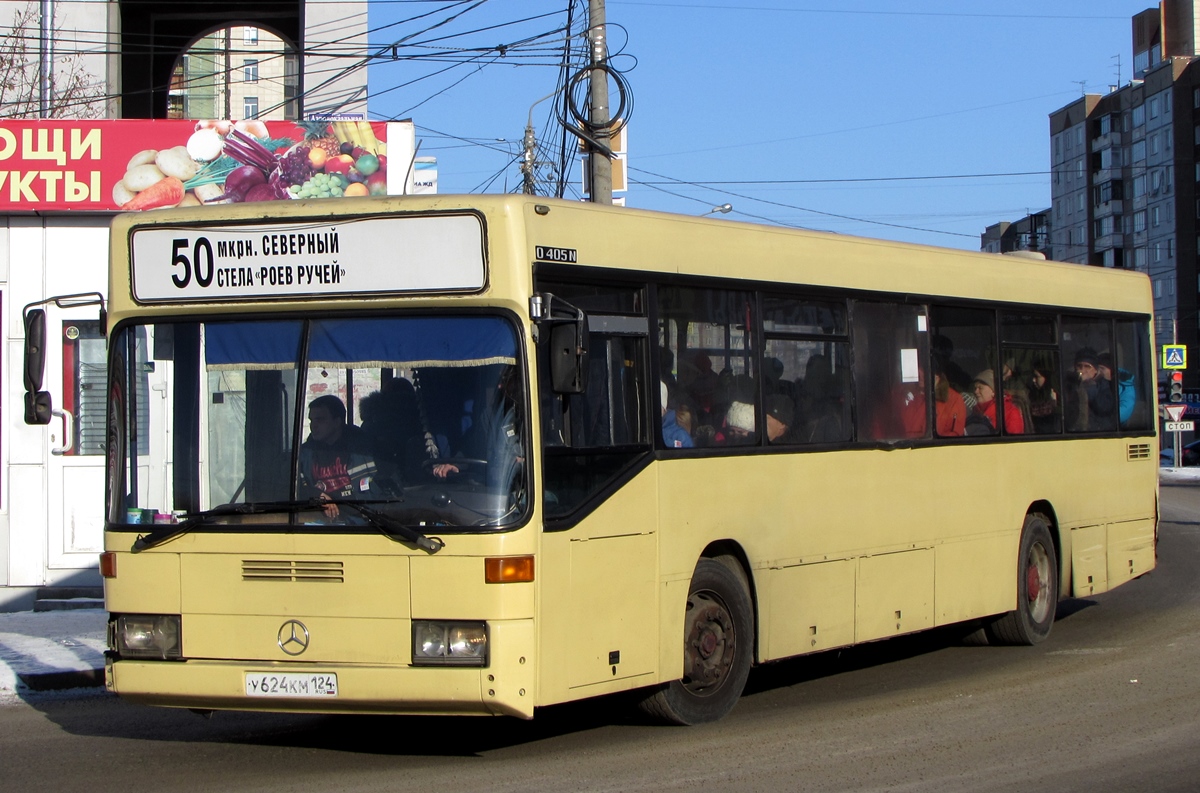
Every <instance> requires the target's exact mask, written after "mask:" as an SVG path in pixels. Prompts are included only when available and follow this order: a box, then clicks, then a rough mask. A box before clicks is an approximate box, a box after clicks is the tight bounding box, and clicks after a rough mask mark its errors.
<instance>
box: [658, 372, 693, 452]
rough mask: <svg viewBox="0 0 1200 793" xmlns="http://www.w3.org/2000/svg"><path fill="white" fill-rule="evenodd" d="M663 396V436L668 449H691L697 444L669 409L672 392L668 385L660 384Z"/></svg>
mask: <svg viewBox="0 0 1200 793" xmlns="http://www.w3.org/2000/svg"><path fill="white" fill-rule="evenodd" d="M659 385H660V386H661V389H660V391H661V395H662V436H663V443H665V444H666V446H667V448H668V449H690V448H692V447H693V446H694V445H695V443H694V442H693V441H692V436H691V435H689V434H688V431H687V430H685V429H684V428H683V427H681V426H679V422H678V420H677V419H676V417H675V411H674V410H672V409H671V408H669V407H667V402H668V398H669V396H670V392H669V390H668V388H667V384H666V383H661V382H660V383H659Z"/></svg>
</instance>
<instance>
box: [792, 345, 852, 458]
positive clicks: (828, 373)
mask: <svg viewBox="0 0 1200 793" xmlns="http://www.w3.org/2000/svg"><path fill="white" fill-rule="evenodd" d="M800 417H801V420H800V423H799V425H798V431H797V432H796V439H797V441H799V442H800V443H833V442H835V441H841V440H845V439H846V437H845V434H844V430H843V427H842V402H841V393H840V389H839V388H838V383H837V379H836V378H835V377H834V375H833V367H832V365H831V364H830V362H829V358H828V357H827V356H825V355H822V354H821V353H816V354H814V355H811V356H809V358H808V363H806V364H805V365H804V384H803V387H802V389H801V392H800Z"/></svg>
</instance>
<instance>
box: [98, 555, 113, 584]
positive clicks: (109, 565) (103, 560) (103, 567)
mask: <svg viewBox="0 0 1200 793" xmlns="http://www.w3.org/2000/svg"><path fill="white" fill-rule="evenodd" d="M100 575H101V576H103V577H104V578H116V577H117V555H116V554H115V553H114V552H112V551H105V552H104V553H102V554H100Z"/></svg>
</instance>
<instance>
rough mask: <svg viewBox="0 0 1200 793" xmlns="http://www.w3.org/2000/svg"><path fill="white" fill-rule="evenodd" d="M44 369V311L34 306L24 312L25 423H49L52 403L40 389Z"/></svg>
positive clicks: (47, 393)
mask: <svg viewBox="0 0 1200 793" xmlns="http://www.w3.org/2000/svg"><path fill="white" fill-rule="evenodd" d="M45 370H46V312H45V311H43V310H42V309H40V308H35V309H33V310H32V311H29V312H27V313H26V314H25V423H26V424H49V423H50V418H51V410H52V408H53V405H52V404H51V401H50V392H49V391H43V390H42V375H43V373H44V372H45Z"/></svg>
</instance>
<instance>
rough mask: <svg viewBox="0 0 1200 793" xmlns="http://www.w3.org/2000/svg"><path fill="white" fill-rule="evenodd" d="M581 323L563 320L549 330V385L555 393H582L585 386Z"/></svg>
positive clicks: (585, 356)
mask: <svg viewBox="0 0 1200 793" xmlns="http://www.w3.org/2000/svg"><path fill="white" fill-rule="evenodd" d="M581 326H583V323H576V322H564V323H563V324H561V325H555V326H554V327H553V328H551V330H550V385H551V388H553V389H554V392H555V393H556V394H582V393H583V392H584V389H585V388H586V387H587V358H588V356H587V350H585V349H584V344H583V338H582V333H581V330H582V327H581Z"/></svg>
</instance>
